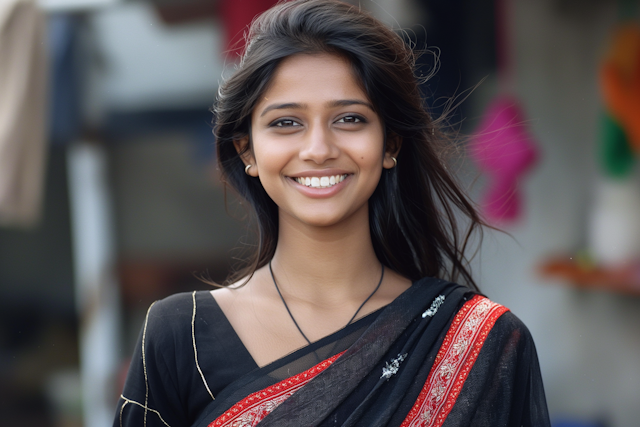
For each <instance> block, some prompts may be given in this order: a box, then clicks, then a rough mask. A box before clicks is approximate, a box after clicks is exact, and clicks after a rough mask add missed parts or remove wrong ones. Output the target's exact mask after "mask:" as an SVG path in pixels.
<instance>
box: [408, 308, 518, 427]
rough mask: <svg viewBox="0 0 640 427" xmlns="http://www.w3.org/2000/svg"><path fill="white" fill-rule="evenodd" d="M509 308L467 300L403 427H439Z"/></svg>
mask: <svg viewBox="0 0 640 427" xmlns="http://www.w3.org/2000/svg"><path fill="white" fill-rule="evenodd" d="M508 310H509V309H508V308H506V307H503V306H501V305H500V304H496V303H494V302H492V301H490V300H489V299H488V298H485V297H483V296H480V295H476V296H474V297H473V298H472V299H471V300H469V301H467V302H466V303H465V304H464V305H463V306H462V308H461V309H460V311H459V312H458V314H457V315H456V317H455V318H454V320H453V323H452V324H451V327H450V328H449V331H448V332H447V335H446V336H445V338H444V341H443V343H442V346H441V347H440V350H439V351H438V354H437V356H436V359H435V361H434V364H433V367H432V368H431V372H429V377H428V378H427V381H426V382H425V384H424V387H423V388H422V391H421V392H420V395H419V396H418V399H417V400H416V402H415V404H414V405H413V408H412V409H411V411H409V414H408V415H407V417H406V418H405V420H404V422H403V423H402V424H401V427H440V426H442V424H443V423H444V420H445V419H446V418H447V416H448V415H449V413H450V412H451V409H452V408H453V405H454V404H455V403H456V399H457V398H458V395H459V394H460V391H461V390H462V386H463V385H464V382H465V380H466V379H467V376H468V375H469V372H470V371H471V368H472V367H473V364H474V363H475V361H476V359H477V358H478V354H480V350H481V349H482V345H483V344H484V342H485V340H486V339H487V335H489V332H490V331H491V328H493V325H494V324H495V322H496V320H498V318H499V317H500V316H502V314H504V313H505V312H506V311H508Z"/></svg>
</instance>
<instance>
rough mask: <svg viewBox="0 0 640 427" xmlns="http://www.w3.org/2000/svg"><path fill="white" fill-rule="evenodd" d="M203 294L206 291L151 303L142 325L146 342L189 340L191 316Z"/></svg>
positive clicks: (185, 293) (169, 297)
mask: <svg viewBox="0 0 640 427" xmlns="http://www.w3.org/2000/svg"><path fill="white" fill-rule="evenodd" d="M205 293H206V294H208V291H193V292H182V293H178V294H174V295H171V296H168V297H166V298H163V299H161V300H158V301H155V302H154V303H152V304H151V305H150V306H149V309H148V310H147V315H146V318H145V321H144V325H143V334H144V336H146V338H147V340H159V339H160V340H161V339H163V338H167V339H171V340H174V341H175V340H182V339H185V338H190V337H191V332H190V330H191V323H192V319H193V314H194V311H195V310H196V308H197V306H198V305H199V304H200V303H201V301H202V300H203V294H205ZM211 299H213V298H211Z"/></svg>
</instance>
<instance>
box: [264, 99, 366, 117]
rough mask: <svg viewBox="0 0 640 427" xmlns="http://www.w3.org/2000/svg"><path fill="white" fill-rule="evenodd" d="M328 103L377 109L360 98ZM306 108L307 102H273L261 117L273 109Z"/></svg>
mask: <svg viewBox="0 0 640 427" xmlns="http://www.w3.org/2000/svg"><path fill="white" fill-rule="evenodd" d="M326 105H327V107H329V108H335V107H348V106H350V105H364V106H365V107H367V108H369V109H370V110H371V111H375V109H374V108H373V104H371V103H370V102H366V101H362V100H359V99H339V100H336V101H329V102H328V103H327V104H326ZM306 108H307V104H300V103H297V102H286V103H284V104H271V105H269V106H267V107H266V108H265V109H264V110H262V113H260V117H262V116H264V115H265V114H267V113H268V112H269V111H272V110H285V109H300V110H304V109H306Z"/></svg>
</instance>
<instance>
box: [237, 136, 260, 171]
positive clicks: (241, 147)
mask: <svg viewBox="0 0 640 427" xmlns="http://www.w3.org/2000/svg"><path fill="white" fill-rule="evenodd" d="M233 145H234V147H236V151H237V152H238V156H240V159H241V160H242V163H244V165H245V167H247V166H249V165H251V167H250V168H249V169H248V170H247V171H246V173H247V175H250V176H252V177H254V178H255V177H257V176H258V165H257V164H256V159H255V158H254V157H253V152H252V151H251V146H250V144H249V136H245V137H243V138H240V139H235V140H234V141H233Z"/></svg>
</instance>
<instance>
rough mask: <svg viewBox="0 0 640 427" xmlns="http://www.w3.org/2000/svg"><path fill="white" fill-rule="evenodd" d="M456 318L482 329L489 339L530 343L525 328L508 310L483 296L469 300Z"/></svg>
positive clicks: (527, 331)
mask: <svg viewBox="0 0 640 427" xmlns="http://www.w3.org/2000/svg"><path fill="white" fill-rule="evenodd" d="M456 318H458V319H460V318H464V319H465V320H467V321H470V323H469V324H470V325H474V326H475V327H477V328H482V329H483V330H484V332H485V333H487V334H489V336H488V337H487V338H489V339H511V340H514V339H517V341H532V338H531V333H530V332H529V329H528V328H527V326H526V325H525V324H524V322H522V320H520V318H518V317H517V316H516V315H515V314H513V313H512V312H511V310H509V308H507V307H505V306H503V305H502V304H499V303H497V302H494V301H492V300H490V299H489V298H487V297H485V296H483V295H474V296H472V297H471V298H469V299H468V300H467V301H466V302H465V303H464V304H463V305H462V307H461V308H460V310H459V311H458V313H457V315H456Z"/></svg>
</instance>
